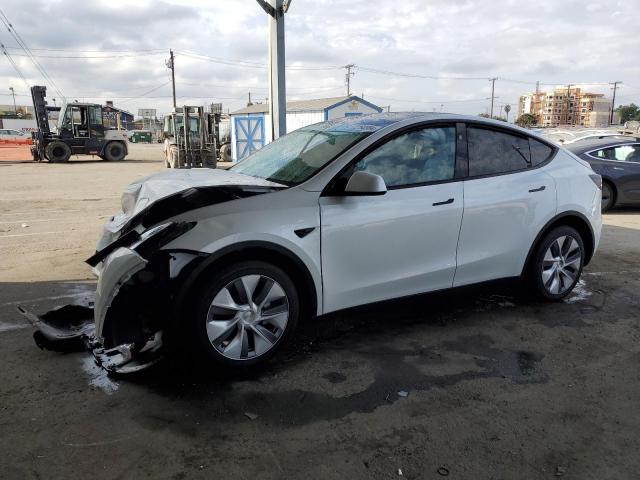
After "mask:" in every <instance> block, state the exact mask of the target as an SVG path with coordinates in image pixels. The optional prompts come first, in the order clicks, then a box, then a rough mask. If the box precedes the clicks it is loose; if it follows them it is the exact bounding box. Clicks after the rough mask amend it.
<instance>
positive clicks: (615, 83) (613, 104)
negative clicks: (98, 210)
mask: <svg viewBox="0 0 640 480" xmlns="http://www.w3.org/2000/svg"><path fill="white" fill-rule="evenodd" d="M619 83H622V82H620V81H617V82H613V100H612V101H611V113H610V115H609V125H613V112H614V111H615V109H616V90H618V84H619Z"/></svg>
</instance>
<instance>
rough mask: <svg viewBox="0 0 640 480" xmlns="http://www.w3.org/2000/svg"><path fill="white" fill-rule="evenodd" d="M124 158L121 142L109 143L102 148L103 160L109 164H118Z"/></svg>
mask: <svg viewBox="0 0 640 480" xmlns="http://www.w3.org/2000/svg"><path fill="white" fill-rule="evenodd" d="M125 156H126V150H125V148H124V145H123V144H122V143H121V142H109V143H107V145H106V146H105V147H104V158H106V159H107V160H109V161H110V162H119V161H120V160H123V159H124V157H125Z"/></svg>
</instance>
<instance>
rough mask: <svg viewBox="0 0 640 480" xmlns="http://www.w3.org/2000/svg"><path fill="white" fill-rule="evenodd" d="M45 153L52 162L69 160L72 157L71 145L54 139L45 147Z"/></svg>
mask: <svg viewBox="0 0 640 480" xmlns="http://www.w3.org/2000/svg"><path fill="white" fill-rule="evenodd" d="M45 154H46V156H47V158H48V159H49V161H50V162H53V163H62V162H68V161H69V158H71V147H69V145H67V144H66V143H64V142H60V141H53V142H51V143H50V144H49V145H47V148H46V149H45Z"/></svg>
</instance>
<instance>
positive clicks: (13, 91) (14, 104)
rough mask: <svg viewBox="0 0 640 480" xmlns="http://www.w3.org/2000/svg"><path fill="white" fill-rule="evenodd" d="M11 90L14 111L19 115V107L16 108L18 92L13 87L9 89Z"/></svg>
mask: <svg viewBox="0 0 640 480" xmlns="http://www.w3.org/2000/svg"><path fill="white" fill-rule="evenodd" d="M9 90H10V91H11V95H13V111H14V113H15V114H16V115H17V114H18V107H16V92H15V90H14V89H13V87H9Z"/></svg>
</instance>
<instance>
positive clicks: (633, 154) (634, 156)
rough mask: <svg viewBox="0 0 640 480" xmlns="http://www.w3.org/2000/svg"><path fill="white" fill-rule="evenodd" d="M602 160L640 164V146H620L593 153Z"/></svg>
mask: <svg viewBox="0 0 640 480" xmlns="http://www.w3.org/2000/svg"><path fill="white" fill-rule="evenodd" d="M591 155H592V156H594V157H596V158H601V159H602V160H616V161H619V162H640V145H620V146H617V147H610V148H603V149H602V150H598V151H597V152H593V153H591Z"/></svg>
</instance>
